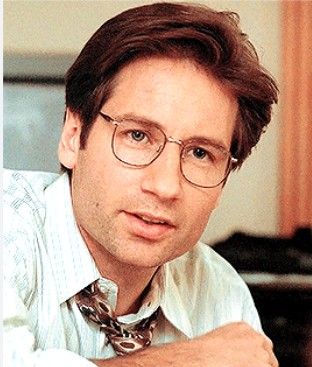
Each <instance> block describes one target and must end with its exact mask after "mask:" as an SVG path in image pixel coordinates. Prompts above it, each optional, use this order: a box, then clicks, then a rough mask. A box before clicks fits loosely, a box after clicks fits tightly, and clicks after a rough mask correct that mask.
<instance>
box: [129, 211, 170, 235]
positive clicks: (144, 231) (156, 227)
mask: <svg viewBox="0 0 312 367" xmlns="http://www.w3.org/2000/svg"><path fill="white" fill-rule="evenodd" d="M123 213H124V215H125V218H126V224H127V225H128V230H129V231H130V233H131V234H132V235H134V236H136V237H141V238H144V239H147V240H160V239H163V238H164V237H166V236H168V235H169V234H170V233H171V232H172V231H173V230H174V229H175V226H174V224H173V222H172V221H171V220H170V219H169V218H167V217H163V216H155V215H152V214H150V213H138V212H134V213H131V212H123Z"/></svg>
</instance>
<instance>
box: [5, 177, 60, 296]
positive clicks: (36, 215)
mask: <svg viewBox="0 0 312 367" xmlns="http://www.w3.org/2000/svg"><path fill="white" fill-rule="evenodd" d="M57 177H58V175H56V174H50V173H45V172H26V171H11V170H5V171H4V175H3V246H4V249H3V255H4V258H5V272H4V275H5V281H6V282H8V283H9V284H10V285H11V287H16V288H18V289H19V291H20V292H21V294H20V296H21V297H22V298H27V290H29V289H31V288H32V286H33V285H34V284H33V283H34V282H35V278H34V274H35V264H36V261H35V257H36V255H35V254H36V253H37V250H38V246H37V244H38V243H39V242H40V239H41V238H43V237H44V234H43V226H44V219H45V204H44V191H45V188H46V187H47V186H49V185H50V184H51V183H52V182H54V180H55V179H56V178H57Z"/></svg>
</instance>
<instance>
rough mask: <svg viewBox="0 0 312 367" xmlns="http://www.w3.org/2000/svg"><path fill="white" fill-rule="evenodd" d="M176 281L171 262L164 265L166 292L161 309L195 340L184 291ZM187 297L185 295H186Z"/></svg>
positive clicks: (185, 333) (167, 317)
mask: <svg viewBox="0 0 312 367" xmlns="http://www.w3.org/2000/svg"><path fill="white" fill-rule="evenodd" d="M181 288H183V285H182V287H179V285H178V283H177V282H176V281H175V278H174V274H173V271H172V266H171V262H169V263H166V264H165V265H164V287H163V289H164V292H163V295H162V299H161V302H160V307H161V309H162V312H163V314H164V316H165V317H166V319H167V320H169V321H170V322H171V324H172V325H173V326H174V327H176V328H177V329H178V330H180V331H181V332H182V333H183V334H184V335H186V336H187V337H188V338H193V337H194V334H193V328H192V324H191V320H190V318H189V314H190V313H189V312H188V310H187V308H186V306H185V302H184V299H183V293H182V292H183V290H182V292H181ZM185 291H186V290H185V289H184V292H185ZM184 297H185V295H184Z"/></svg>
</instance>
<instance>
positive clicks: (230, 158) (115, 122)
mask: <svg viewBox="0 0 312 367" xmlns="http://www.w3.org/2000/svg"><path fill="white" fill-rule="evenodd" d="M99 115H100V116H101V117H102V118H103V119H104V120H105V121H106V122H110V123H112V124H113V125H115V128H114V132H113V135H112V139H111V149H112V152H113V154H114V156H115V157H116V159H118V160H119V161H120V162H122V163H124V164H126V165H128V166H130V167H137V168H144V167H148V166H149V165H151V164H152V163H153V162H154V161H155V160H156V159H157V158H158V157H159V156H160V155H161V153H162V152H163V151H164V149H165V147H166V144H167V143H174V144H177V145H180V147H181V149H180V172H181V174H182V176H183V177H184V179H185V180H186V181H187V182H188V183H190V184H191V185H194V186H196V187H201V188H204V189H212V188H214V187H217V186H219V185H221V184H222V183H223V182H225V181H226V180H227V178H228V176H229V174H230V172H231V170H232V168H233V166H234V165H235V164H236V163H237V162H238V159H237V158H235V157H233V156H232V153H231V152H229V151H228V150H226V149H224V148H222V147H220V148H219V149H220V150H221V151H222V152H223V153H224V154H225V155H227V156H228V164H227V168H226V171H225V172H226V173H225V176H224V178H223V179H222V180H221V181H220V182H219V183H217V184H216V185H213V186H203V185H199V184H196V183H194V182H192V181H190V180H189V179H188V178H187V177H186V176H185V174H184V172H183V169H182V159H183V157H182V155H183V152H184V147H185V145H186V144H185V143H184V142H183V141H182V140H179V139H175V138H173V137H171V136H169V137H167V135H166V133H165V132H164V131H163V130H162V129H161V128H159V127H157V126H156V128H157V129H158V130H159V131H160V132H161V134H162V135H163V137H164V144H163V145H162V147H161V149H159V151H158V152H157V154H156V156H155V157H154V158H153V159H152V160H151V161H150V162H149V163H146V164H133V163H129V162H127V161H124V160H122V159H121V158H119V157H118V155H117V154H116V152H115V149H114V141H115V135H116V131H117V128H118V126H119V125H120V124H122V123H123V122H125V121H128V119H122V120H117V119H115V118H113V117H111V116H109V115H107V114H106V113H104V112H102V111H100V112H99ZM129 120H130V119H129Z"/></svg>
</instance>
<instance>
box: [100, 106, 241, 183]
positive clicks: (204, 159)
mask: <svg viewBox="0 0 312 367" xmlns="http://www.w3.org/2000/svg"><path fill="white" fill-rule="evenodd" d="M99 114H100V116H102V117H103V119H104V120H105V121H106V122H110V123H112V124H113V125H115V129H114V132H113V135H112V141H111V147H112V151H113V153H114V155H115V157H116V158H117V159H118V160H119V161H121V162H123V163H125V164H127V165H129V166H132V167H142V168H143V167H146V166H148V165H150V164H151V163H153V162H154V161H155V160H156V159H157V158H158V157H159V156H160V154H161V153H162V151H163V150H164V149H165V146H166V144H167V143H175V144H178V145H180V147H181V149H180V169H181V173H182V175H183V177H184V178H185V179H186V180H187V181H188V182H189V183H191V184H193V185H195V186H199V187H203V188H212V187H216V186H218V185H220V184H221V183H222V182H224V181H225V180H226V178H227V176H228V175H229V173H230V171H231V169H232V167H233V165H234V164H235V163H236V162H237V159H236V158H234V157H232V155H231V153H230V152H228V151H227V150H226V149H224V148H223V147H221V146H219V145H217V144H214V143H212V142H211V141H209V139H205V138H200V139H199V138H196V139H188V140H186V141H182V140H177V139H174V138H172V137H167V136H166V134H165V133H164V131H163V130H162V129H160V128H159V127H158V126H157V125H155V124H153V123H149V122H145V121H137V120H131V119H120V120H117V119H114V118H112V117H110V116H108V115H106V114H105V113H103V112H99Z"/></svg>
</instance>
